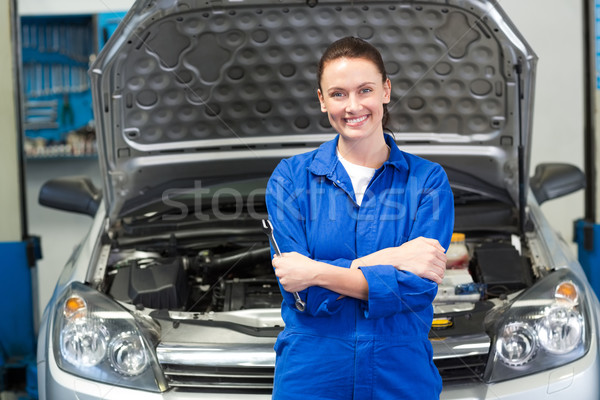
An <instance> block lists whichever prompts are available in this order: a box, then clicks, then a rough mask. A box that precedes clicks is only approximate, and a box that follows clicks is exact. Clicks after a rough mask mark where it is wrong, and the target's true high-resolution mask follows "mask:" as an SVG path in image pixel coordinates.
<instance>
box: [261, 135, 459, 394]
mask: <svg viewBox="0 0 600 400" xmlns="http://www.w3.org/2000/svg"><path fill="white" fill-rule="evenodd" d="M385 136H386V142H387V144H388V145H389V146H390V149H391V151H390V156H389V159H388V161H386V162H385V163H384V165H383V166H382V167H381V168H379V169H378V170H377V171H376V172H375V175H374V176H373V178H372V179H371V182H370V183H369V186H368V188H367V191H366V193H365V197H364V199H363V201H362V205H361V206H360V207H359V206H358V205H357V204H356V202H355V196H354V192H353V188H352V183H351V181H350V178H349V177H348V174H347V173H346V170H345V169H344V167H343V166H342V164H341V163H340V162H339V161H338V158H337V156H336V146H337V142H338V138H339V136H338V137H336V138H335V139H334V140H332V141H329V142H327V143H324V144H323V145H321V147H319V148H318V149H317V150H315V151H312V152H309V153H305V154H301V155H298V156H295V157H292V158H289V159H285V160H283V161H281V163H280V164H279V165H278V166H277V168H276V169H275V171H274V172H273V174H272V176H271V178H270V180H269V184H268V186H267V197H266V199H267V208H268V211H269V218H270V220H271V222H272V224H273V227H274V234H275V239H276V240H277V243H278V245H279V247H280V249H281V251H282V252H292V251H296V252H298V253H301V254H304V255H306V256H308V257H310V258H312V259H315V260H319V261H323V262H327V263H329V264H333V265H336V266H339V267H341V268H349V267H350V264H351V262H352V260H354V259H356V258H358V257H361V256H365V255H367V254H371V253H373V252H375V251H377V250H380V249H383V248H387V247H393V246H400V245H401V244H403V243H405V242H407V241H409V240H411V239H414V238H417V237H419V236H424V237H428V238H435V239H437V240H438V241H439V242H440V244H441V245H442V246H443V247H444V248H447V247H448V244H449V242H450V237H451V235H452V229H453V224H454V203H453V197H452V192H451V189H450V185H449V183H448V178H447V176H446V174H445V172H444V170H443V169H442V168H441V167H440V166H439V165H438V164H435V163H432V162H430V161H427V160H424V159H422V158H420V157H417V156H414V155H411V154H408V153H404V152H402V151H401V150H400V149H399V148H398V147H397V146H396V143H395V142H394V140H393V139H392V138H391V137H390V136H389V135H385ZM360 269H361V271H362V272H363V274H364V276H365V278H366V280H367V282H368V285H369V297H368V300H367V301H365V300H358V299H354V298H351V297H343V298H341V299H338V298H339V297H340V296H339V294H338V293H335V292H332V291H330V290H327V289H324V288H321V287H318V286H313V287H309V288H307V289H305V290H303V291H301V292H300V297H301V298H302V299H303V300H304V301H305V302H306V310H305V311H304V312H299V311H298V310H296V308H295V306H294V297H293V294H291V293H288V292H286V291H284V290H283V288H281V290H282V293H283V297H284V301H283V304H282V308H281V314H282V317H283V320H284V322H285V329H284V330H283V332H281V333H280V334H279V336H278V338H277V341H276V343H275V351H276V354H277V358H276V363H275V382H274V390H273V399H276V400H282V399H302V400H307V399H310V400H320V399H328V400H345V399H355V400H368V399H376V400H385V399H394V400H398V399H402V400H404V399H418V400H428V399H438V398H439V395H440V392H441V389H442V382H441V378H440V376H439V373H438V371H437V369H436V367H435V365H434V364H433V361H432V356H433V354H432V348H431V343H430V342H429V340H428V333H429V330H430V327H431V322H432V318H433V307H432V304H431V303H432V301H433V299H434V297H435V295H436V293H437V285H436V284H435V283H434V282H432V281H429V280H426V279H422V278H420V277H418V276H416V275H414V274H412V273H410V272H406V271H398V270H396V269H395V268H394V267H393V266H392V265H374V266H365V267H361V268H360Z"/></svg>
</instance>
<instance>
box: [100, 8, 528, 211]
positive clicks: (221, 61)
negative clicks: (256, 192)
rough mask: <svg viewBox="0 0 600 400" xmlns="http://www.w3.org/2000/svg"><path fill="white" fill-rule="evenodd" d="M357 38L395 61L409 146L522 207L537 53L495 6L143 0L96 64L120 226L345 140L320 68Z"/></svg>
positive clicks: (389, 63) (400, 135) (394, 119)
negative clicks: (326, 105)
mask: <svg viewBox="0 0 600 400" xmlns="http://www.w3.org/2000/svg"><path fill="white" fill-rule="evenodd" d="M347 35H353V36H358V37H361V38H364V39H366V40H368V41H369V42H370V43H372V44H373V45H375V46H376V47H377V48H378V49H379V50H380V51H381V52H382V55H383V59H384V61H385V62H386V68H387V71H388V73H389V78H390V79H391V81H392V101H391V103H390V105H389V110H390V116H391V119H390V123H389V125H388V126H389V128H390V129H391V130H392V131H393V133H394V137H395V139H396V140H397V142H398V143H399V145H400V146H401V148H402V149H404V150H406V151H409V152H412V153H415V154H419V155H421V156H424V157H426V158H429V159H432V160H434V161H436V162H439V163H441V164H442V165H443V166H444V167H446V168H447V169H448V170H453V171H456V172H458V173H459V174H460V175H463V176H464V175H467V176H472V177H473V178H474V179H476V180H480V181H482V182H486V183H487V184H488V185H491V186H493V187H496V188H498V189H501V190H505V191H506V192H508V194H509V196H510V197H511V198H512V199H513V201H515V204H516V203H517V200H518V199H519V188H520V187H521V188H522V189H521V190H525V189H524V188H527V187H528V185H527V175H528V169H529V158H530V157H529V155H530V149H529V143H530V140H531V121H532V102H533V93H534V87H533V85H534V71H535V63H536V56H535V54H534V53H533V51H532V50H531V48H530V47H529V46H528V44H527V43H526V42H525V40H524V39H523V38H522V36H521V35H520V34H519V32H517V31H516V29H515V27H514V26H513V24H512V23H511V22H510V20H509V19H508V18H507V16H506V15H505V14H504V12H503V11H502V10H501V9H500V7H499V5H498V4H497V1H483V0H444V1H441V0H440V1H362V2H361V1H352V2H350V1H322V0H319V1H317V0H308V1H307V0H301V1H290V0H283V1H281V0H272V1H267V0H263V1H258V0H257V1H255V0H229V1H227V0H216V1H208V2H207V1H205V0H184V1H181V0H143V1H137V2H136V3H135V4H134V5H133V7H132V8H131V10H130V11H129V12H128V14H127V16H126V17H125V18H124V19H123V21H122V22H121V24H120V25H119V27H118V29H117V31H116V32H115V34H114V35H113V36H112V37H111V39H110V40H109V42H108V43H107V45H106V46H105V48H104V49H103V51H102V52H101V53H100V54H99V55H98V57H97V59H96V60H95V62H94V64H93V65H92V67H91V69H90V75H91V79H92V90H93V100H94V113H95V119H96V125H97V135H98V141H99V153H100V165H101V169H102V172H103V174H104V176H105V177H106V180H105V182H104V193H105V200H106V205H107V207H108V211H109V213H110V215H111V217H113V218H115V217H116V216H117V215H118V214H119V212H120V210H121V209H122V207H123V206H124V205H125V206H126V205H127V204H128V203H131V202H135V201H137V200H136V199H139V198H140V196H142V197H143V196H148V195H150V194H153V195H156V194H157V193H160V192H161V191H164V190H165V189H166V188H169V187H173V185H175V186H176V185H189V183H190V182H192V181H194V180H198V179H219V178H223V177H227V176H231V177H233V176H243V175H252V176H254V175H260V174H263V175H268V174H269V173H270V172H271V170H272V169H273V168H274V167H275V165H276V162H277V160H278V159H279V158H281V157H287V156H290V155H292V154H295V153H298V152H303V151H307V150H309V149H311V148H313V147H316V146H318V145H319V144H320V143H322V142H323V141H325V140H328V139H330V138H332V137H333V135H334V134H335V132H333V130H332V128H331V126H330V125H329V122H328V120H327V116H326V115H325V114H323V113H322V112H321V111H320V107H319V103H318V100H317V95H316V88H317V82H316V66H317V62H318V60H319V57H320V55H321V54H322V52H323V51H324V49H325V48H326V47H327V46H328V45H329V44H330V43H331V42H333V41H335V40H337V39H339V38H341V37H343V36H347ZM519 159H520V160H519ZM519 163H520V164H519ZM519 165H521V171H522V173H521V180H520V181H519V176H520V174H519Z"/></svg>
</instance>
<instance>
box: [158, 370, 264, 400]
mask: <svg viewBox="0 0 600 400" xmlns="http://www.w3.org/2000/svg"><path fill="white" fill-rule="evenodd" d="M162 367H163V371H164V373H165V376H166V377H167V380H168V382H169V386H171V387H174V388H179V389H181V390H187V391H195V392H198V391H202V392H230V393H236V392H244V393H257V394H258V393H271V390H272V389H273V373H274V368H273V367H191V366H181V365H163V366H162Z"/></svg>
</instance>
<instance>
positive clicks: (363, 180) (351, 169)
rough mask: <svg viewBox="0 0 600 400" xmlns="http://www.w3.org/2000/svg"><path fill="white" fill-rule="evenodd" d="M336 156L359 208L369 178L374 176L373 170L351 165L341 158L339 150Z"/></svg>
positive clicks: (369, 180)
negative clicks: (349, 181) (350, 185)
mask: <svg viewBox="0 0 600 400" xmlns="http://www.w3.org/2000/svg"><path fill="white" fill-rule="evenodd" d="M337 156H338V158H339V160H340V162H341V163H342V165H343V166H344V168H345V169H346V172H347V173H348V176H349V177H350V180H351V181H352V188H353V189H354V196H355V197H356V204H358V205H359V206H360V204H361V203H362V199H363V197H364V195H365V190H366V189H367V186H368V185H369V182H371V178H373V175H375V168H369V167H363V166H362V165H356V164H352V163H351V162H350V161H348V160H346V159H345V158H344V157H342V155H341V154H340V151H339V150H338V151H337Z"/></svg>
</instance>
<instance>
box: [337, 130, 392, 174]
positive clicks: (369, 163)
mask: <svg viewBox="0 0 600 400" xmlns="http://www.w3.org/2000/svg"><path fill="white" fill-rule="evenodd" d="M338 151H339V152H340V155H341V156H342V157H343V158H344V159H346V160H348V161H349V162H351V163H352V164H356V165H362V166H363V167H369V168H379V167H381V166H382V165H383V163H384V162H386V161H387V159H388V157H389V155H390V148H389V147H388V145H387V144H386V143H385V138H384V136H383V134H382V135H381V136H379V139H377V140H370V141H364V142H363V141H360V140H357V141H352V140H347V139H344V138H343V137H342V136H340V139H339V141H338Z"/></svg>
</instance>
